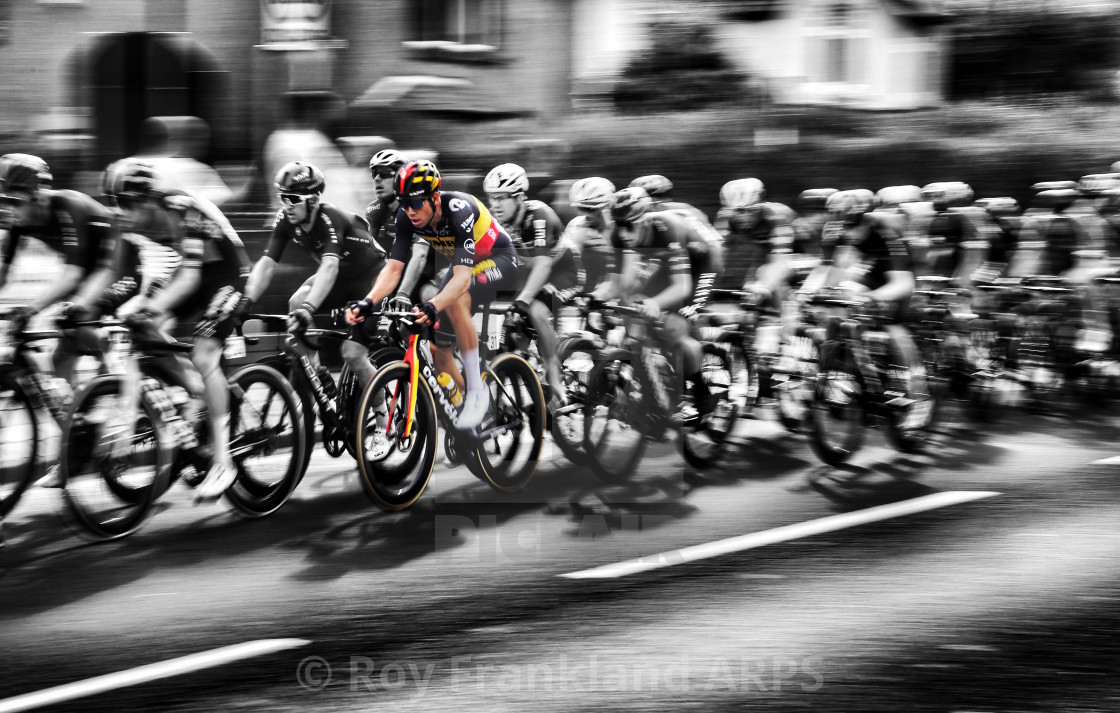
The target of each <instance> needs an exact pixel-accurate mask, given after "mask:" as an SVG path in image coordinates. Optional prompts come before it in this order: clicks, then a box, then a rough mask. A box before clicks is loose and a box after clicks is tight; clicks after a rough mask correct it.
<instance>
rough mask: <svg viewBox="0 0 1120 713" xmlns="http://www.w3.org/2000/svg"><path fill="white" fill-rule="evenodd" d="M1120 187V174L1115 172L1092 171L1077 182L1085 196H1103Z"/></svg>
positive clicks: (1078, 188)
mask: <svg viewBox="0 0 1120 713" xmlns="http://www.w3.org/2000/svg"><path fill="white" fill-rule="evenodd" d="M1117 188H1120V175H1117V174H1115V173H1090V174H1089V175H1088V176H1082V177H1081V180H1080V181H1078V182H1077V190H1079V191H1081V195H1083V196H1101V195H1105V194H1107V193H1108V192H1109V191H1114V190H1116V189H1117Z"/></svg>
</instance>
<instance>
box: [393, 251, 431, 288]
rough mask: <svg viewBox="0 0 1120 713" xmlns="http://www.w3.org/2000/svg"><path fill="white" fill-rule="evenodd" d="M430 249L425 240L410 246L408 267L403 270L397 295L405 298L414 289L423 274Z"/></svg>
mask: <svg viewBox="0 0 1120 713" xmlns="http://www.w3.org/2000/svg"><path fill="white" fill-rule="evenodd" d="M431 249H432V247H431V246H430V245H428V242H427V241H426V240H417V241H415V242H414V243H413V244H412V255H411V257H409V259H408V266H407V267H406V268H405V269H404V277H402V278H401V283H400V285H398V286H397V294H398V295H400V296H402V297H407V296H408V295H411V294H412V291H413V290H414V289H416V285H417V283H419V282H420V277H421V276H422V275H423V274H424V266H425V265H426V264H427V262H428V252H429V251H430V250H431Z"/></svg>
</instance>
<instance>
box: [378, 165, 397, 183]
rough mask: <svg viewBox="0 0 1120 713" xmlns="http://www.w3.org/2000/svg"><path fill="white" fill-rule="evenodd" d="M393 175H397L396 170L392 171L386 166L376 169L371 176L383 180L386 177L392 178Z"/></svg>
mask: <svg viewBox="0 0 1120 713" xmlns="http://www.w3.org/2000/svg"><path fill="white" fill-rule="evenodd" d="M395 175H397V172H396V171H394V170H393V169H391V168H387V169H383V170H378V171H374V172H373V177H374V178H379V179H381V180H382V181H384V180H385V179H387V178H392V177H393V176H395Z"/></svg>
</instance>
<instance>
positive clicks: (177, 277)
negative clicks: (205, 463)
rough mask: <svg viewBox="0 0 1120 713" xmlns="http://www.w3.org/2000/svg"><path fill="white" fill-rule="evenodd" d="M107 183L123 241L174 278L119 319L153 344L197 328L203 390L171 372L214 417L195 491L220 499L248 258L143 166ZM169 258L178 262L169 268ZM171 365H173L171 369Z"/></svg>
mask: <svg viewBox="0 0 1120 713" xmlns="http://www.w3.org/2000/svg"><path fill="white" fill-rule="evenodd" d="M106 183H107V184H108V189H109V193H110V195H111V196H112V198H114V199H115V200H116V203H117V208H118V213H119V222H120V226H121V231H122V233H126V234H129V235H130V236H133V239H134V240H137V241H139V242H138V244H139V245H140V247H141V260H142V261H143V260H144V259H145V254H144V253H145V251H147V252H148V253H149V254H151V255H153V256H154V257H152V258H151V260H150V262H149V263H148V264H145V265H144V271H145V272H148V271H149V269H151V270H152V271H158V270H163V271H165V274H166V273H170V275H171V276H170V278H168V279H162V276H160V277H157V279H154V280H153V281H152V282H151V283H150V284H149V285H148V289H146V290H145V291H144V292H143V293H141V294H139V295H138V296H137V297H136V298H134V299H133V300H131V301H130V303H128V304H125V305H123V306H122V307H121V309H120V310H118V314H121V315H122V316H129V317H130V318H131V319H132V320H134V323H136V324H137V326H138V328H139V329H140V330H141V331H142V332H146V333H148V335H149V336H152V337H154V336H158V333H157V332H156V331H155V330H156V328H157V327H158V326H160V325H162V326H163V327H164V328H166V327H167V326H168V324H167V323H168V322H169V320H170V319H172V318H174V319H176V320H177V321H180V322H194V336H195V340H194V348H193V349H192V351H191V361H192V362H193V363H194V365H195V367H196V368H197V370H198V374H199V375H200V376H201V384H200V383H199V382H198V379H197V378H195V377H194V376H193V375H191V374H190V373H189V372H188V371H186V370H182V369H178V368H176V367H175V366H172V369H173V371H174V373H175V376H176V377H177V380H178V381H179V382H180V383H179V385H180V386H183V387H184V388H186V389H187V390H188V391H189V392H190V393H191V394H192V395H194V396H198V395H201V396H202V398H203V400H204V401H205V403H206V406H207V407H208V409H209V413H210V429H211V443H212V444H213V449H214V454H213V461H212V463H213V464H212V466H211V468H210V471H209V472H208V473H207V475H206V479H205V480H204V481H203V482H202V483H201V484H200V485H199V486H198V488H197V490H196V491H195V500H196V502H201V501H206V500H212V499H216V498H218V497H220V496H221V494H222V493H223V492H225V490H226V489H227V488H228V487H229V486H230V485H232V484H233V481H234V480H235V479H236V478H237V468H236V467H235V466H234V464H233V459H232V458H231V457H230V451H229V420H230V416H229V385H228V383H227V381H226V378H225V375H224V374H223V373H222V368H221V358H222V348H223V342H224V340H225V339H226V338H227V337H229V336H230V334H231V333H232V332H233V329H234V323H235V318H234V315H235V312H236V311H237V309H238V304H239V302H240V301H241V299H242V290H243V289H244V284H245V278H246V276H247V274H248V273H249V267H250V263H249V256H248V254H247V253H246V251H245V246H244V245H243V244H242V242H241V239H240V238H239V237H238V235H237V233H236V232H234V231H233V230H232V228H230V227H229V222H228V221H227V220H226V219H225V217H224V216H223V215H222V214H221V211H219V210H218V209H217V208H216V207H215V206H214V204H213V203H211V202H210V201H208V200H206V199H203V198H200V197H197V196H193V195H191V194H189V193H187V192H186V191H182V190H172V189H167V188H166V187H165V184H164V183H163V182H162V181H161V179H160V178H159V176H158V175H157V174H156V172H155V170H154V169H153V168H152V167H151V166H150V165H149V164H147V163H145V162H143V161H141V160H138V159H126V160H123V161H120V162H118V163H117V164H115V165H114V166H113V167H112V173H111V175H109V176H107V177H106ZM169 252H173V253H174V256H175V257H177V258H178V260H170V261H168V260H166V258H167V256H168V253H169ZM172 363H173V360H169V362H168V364H169V366H171V365H172ZM175 363H177V362H175Z"/></svg>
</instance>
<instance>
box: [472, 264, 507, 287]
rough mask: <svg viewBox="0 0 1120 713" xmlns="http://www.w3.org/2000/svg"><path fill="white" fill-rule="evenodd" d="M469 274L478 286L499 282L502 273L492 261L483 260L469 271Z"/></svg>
mask: <svg viewBox="0 0 1120 713" xmlns="http://www.w3.org/2000/svg"><path fill="white" fill-rule="evenodd" d="M471 274H472V275H473V276H474V279H475V282H477V283H478V284H480V285H485V284H489V283H494V282H499V281H501V279H502V271H501V269H500V268H499V267H498V264H497V263H496V262H494V261H493V260H483V261H482V262H480V263H478V264H477V265H475V266H474V268H472V269H471Z"/></svg>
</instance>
